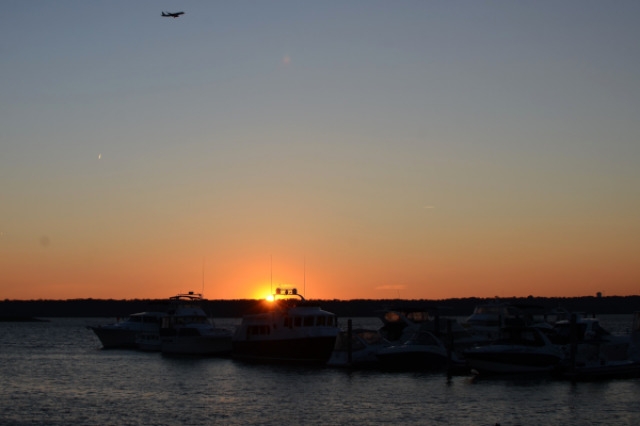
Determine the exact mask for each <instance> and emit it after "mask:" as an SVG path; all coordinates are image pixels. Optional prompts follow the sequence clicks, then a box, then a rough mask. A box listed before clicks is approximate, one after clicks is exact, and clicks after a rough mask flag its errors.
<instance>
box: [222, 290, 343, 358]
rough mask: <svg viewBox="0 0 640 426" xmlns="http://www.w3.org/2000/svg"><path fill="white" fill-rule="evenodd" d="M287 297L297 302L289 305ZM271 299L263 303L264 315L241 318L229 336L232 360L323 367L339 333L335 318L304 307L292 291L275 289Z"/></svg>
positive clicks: (249, 315) (317, 307)
mask: <svg viewBox="0 0 640 426" xmlns="http://www.w3.org/2000/svg"><path fill="white" fill-rule="evenodd" d="M289 296H293V297H297V298H299V300H297V301H295V302H296V303H292V301H293V300H292V299H291V298H286V297H289ZM278 297H281V299H278ZM282 297H285V298H282ZM274 299H275V300H273V301H272V302H267V303H268V304H269V307H268V309H267V310H266V311H265V312H260V313H253V314H247V315H244V316H243V317H242V322H241V324H240V325H239V326H238V327H237V329H236V332H235V334H234V336H233V357H234V358H237V359H240V360H245V361H271V362H304V363H323V364H324V363H326V362H327V360H328V359H329V357H330V356H331V352H332V351H333V348H334V345H335V340H336V336H337V335H338V333H339V331H340V329H339V328H338V321H337V318H336V315H335V314H333V313H331V312H327V311H324V310H322V309H320V307H319V306H312V305H310V304H308V303H305V299H304V297H302V295H299V294H298V293H297V290H296V289H284V290H283V289H277V290H276V294H275V295H274Z"/></svg>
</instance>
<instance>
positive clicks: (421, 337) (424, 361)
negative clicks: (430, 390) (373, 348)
mask: <svg viewBox="0 0 640 426" xmlns="http://www.w3.org/2000/svg"><path fill="white" fill-rule="evenodd" d="M452 356H453V354H452V353H451V352H450V351H448V350H447V348H446V347H445V345H444V343H443V342H442V340H440V339H439V338H438V337H437V336H436V335H435V334H433V333H432V332H430V331H427V330H425V329H424V327H423V328H421V329H420V330H418V331H416V332H415V333H414V334H413V336H412V337H411V338H410V339H409V340H407V341H406V342H404V343H402V344H398V345H393V346H388V347H385V348H382V349H380V350H379V351H378V353H377V358H378V360H379V361H380V365H381V367H383V368H385V369H394V370H408V369H410V370H436V369H442V368H444V367H446V366H447V365H448V363H450V361H452V358H451V357H452Z"/></svg>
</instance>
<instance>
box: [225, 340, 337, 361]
mask: <svg viewBox="0 0 640 426" xmlns="http://www.w3.org/2000/svg"><path fill="white" fill-rule="evenodd" d="M335 339H336V338H335V336H314V337H301V338H294V339H278V340H234V341H233V357H234V358H238V359H242V360H245V361H272V362H305V363H307V362H308V363H326V362H327V361H328V360H329V357H330V356H331V353H332V352H333V347H334V345H335Z"/></svg>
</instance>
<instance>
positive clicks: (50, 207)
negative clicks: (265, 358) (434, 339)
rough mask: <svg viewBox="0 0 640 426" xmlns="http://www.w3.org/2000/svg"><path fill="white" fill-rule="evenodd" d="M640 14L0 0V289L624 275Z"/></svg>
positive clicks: (635, 144)
mask: <svg viewBox="0 0 640 426" xmlns="http://www.w3.org/2000/svg"><path fill="white" fill-rule="evenodd" d="M163 10H165V11H172V12H176V11H184V12H185V14H184V15H182V16H181V17H180V18H177V19H173V18H163V17H161V16H160V15H161V11H163ZM639 16H640V2H637V1H624V0H621V1H616V2H602V1H589V0H566V1H560V2H558V1H545V0H541V1H535V2H525V1H490V0H488V1H446V2H443V1H422V0H421V1H376V0H366V1H360V0H350V1H337V0H336V1H334V0H328V1H322V2H304V1H303V2H301V1H280V0H274V1H269V2H255V1H233V2H229V1H225V2H221V1H220V2H214V1H180V2H178V1H169V0H166V1H157V0H153V1H135V2H130V1H118V0H115V1H108V2H107V1H103V2H87V1H80V0H75V1H73V0H61V1H56V2H25V1H22V0H8V1H4V2H3V5H2V14H0V53H1V55H2V60H1V61H0V76H1V77H2V78H0V299H21V300H29V299H75V298H109V299H135V298H166V297H170V296H172V295H175V294H177V293H180V292H185V291H196V292H204V296H205V297H206V298H208V299H245V298H262V297H265V296H266V295H268V294H269V293H270V292H271V291H272V290H274V289H275V288H278V287H283V288H291V287H295V288H297V289H298V291H299V292H300V293H302V294H304V295H305V296H306V298H308V299H343V300H349V299H390V298H391V299H393V298H402V299H432V300H435V299H446V298H458V297H495V296H497V297H512V296H522V297H524V296H528V295H533V296H541V297H573V296H584V295H595V294H596V293H597V292H601V293H602V294H603V295H605V296H607V295H619V296H624V295H637V294H640V262H638V255H639V254H640V120H639V119H638V118H639V115H640V114H639V113H640V44H638V40H640V26H639V25H638V24H637V22H638V17H639Z"/></svg>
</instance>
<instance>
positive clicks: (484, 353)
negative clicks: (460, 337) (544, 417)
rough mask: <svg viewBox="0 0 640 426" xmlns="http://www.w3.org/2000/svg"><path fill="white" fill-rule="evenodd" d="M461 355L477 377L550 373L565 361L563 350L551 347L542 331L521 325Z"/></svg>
mask: <svg viewBox="0 0 640 426" xmlns="http://www.w3.org/2000/svg"><path fill="white" fill-rule="evenodd" d="M463 354H464V359H465V361H466V363H467V364H468V366H469V368H471V369H472V370H475V371H476V372H478V373H480V374H527V373H541V372H552V371H553V370H555V369H557V368H558V366H559V364H560V362H561V361H562V360H563V359H564V358H565V351H564V350H563V348H562V347H561V346H560V345H556V344H554V343H552V342H551V341H550V340H549V338H548V337H547V336H546V334H545V332H544V329H542V328H540V327H536V326H531V327H529V326H521V325H512V326H509V325H508V326H505V327H503V328H502V329H501V330H500V337H499V338H498V340H496V341H495V342H492V343H490V344H487V345H483V346H477V347H474V348H470V349H467V350H465V351H464V352H463Z"/></svg>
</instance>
